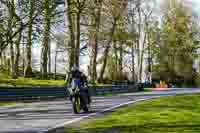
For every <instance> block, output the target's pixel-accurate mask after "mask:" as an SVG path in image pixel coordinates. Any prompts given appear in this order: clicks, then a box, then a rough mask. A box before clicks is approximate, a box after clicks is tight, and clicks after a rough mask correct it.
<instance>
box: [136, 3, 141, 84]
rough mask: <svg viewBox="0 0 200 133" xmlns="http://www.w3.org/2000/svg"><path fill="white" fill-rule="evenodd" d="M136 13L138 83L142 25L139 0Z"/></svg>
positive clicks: (138, 77) (138, 78)
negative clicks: (137, 17) (137, 16)
mask: <svg viewBox="0 0 200 133" xmlns="http://www.w3.org/2000/svg"><path fill="white" fill-rule="evenodd" d="M137 12H138V15H139V23H138V36H137V45H136V49H137V60H138V61H137V70H138V73H137V80H138V81H139V82H140V81H141V80H140V79H141V78H140V64H141V62H140V57H141V51H140V39H141V23H142V18H141V0H137Z"/></svg>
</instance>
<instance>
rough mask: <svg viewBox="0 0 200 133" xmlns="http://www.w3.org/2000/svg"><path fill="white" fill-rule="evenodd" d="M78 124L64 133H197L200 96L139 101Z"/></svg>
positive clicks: (199, 120)
mask: <svg viewBox="0 0 200 133" xmlns="http://www.w3.org/2000/svg"><path fill="white" fill-rule="evenodd" d="M80 125H81V126H80V127H78V128H77V127H76V128H66V132H76V133H78V132H81V133H83V132H85V133H199V132H200V94H197V95H179V96H175V97H163V98H160V99H154V100H151V101H145V102H140V103H137V104H136V105H130V106H128V107H126V108H121V109H118V110H117V111H115V112H113V113H111V114H110V115H106V116H105V117H101V118H96V119H94V120H88V121H86V122H83V123H81V124H80Z"/></svg>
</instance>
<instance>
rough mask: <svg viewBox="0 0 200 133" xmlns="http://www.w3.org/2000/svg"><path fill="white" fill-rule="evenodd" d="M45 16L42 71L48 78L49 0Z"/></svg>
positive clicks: (46, 1)
mask: <svg viewBox="0 0 200 133" xmlns="http://www.w3.org/2000/svg"><path fill="white" fill-rule="evenodd" d="M44 5H45V7H44V8H45V9H44V12H45V16H44V17H45V18H44V34H43V44H42V53H41V69H40V71H41V73H42V78H43V79H47V77H48V74H47V66H48V52H49V39H50V38H49V32H50V16H49V15H50V14H49V10H50V9H49V0H45V2H44Z"/></svg>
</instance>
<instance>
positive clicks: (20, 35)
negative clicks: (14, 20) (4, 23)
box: [14, 24, 22, 78]
mask: <svg viewBox="0 0 200 133" xmlns="http://www.w3.org/2000/svg"><path fill="white" fill-rule="evenodd" d="M21 26H22V24H21ZM21 38H22V31H21V32H19V36H18V40H17V42H16V45H15V46H16V55H15V63H14V77H15V78H17V77H18V75H19V57H20V42H21Z"/></svg>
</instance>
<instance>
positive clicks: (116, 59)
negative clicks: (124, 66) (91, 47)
mask: <svg viewBox="0 0 200 133" xmlns="http://www.w3.org/2000/svg"><path fill="white" fill-rule="evenodd" d="M113 48H114V54H115V65H116V67H115V74H114V78H113V79H114V80H117V79H118V77H119V74H118V72H119V70H118V69H119V67H118V66H119V57H118V53H117V41H115V40H114V41H113Z"/></svg>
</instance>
